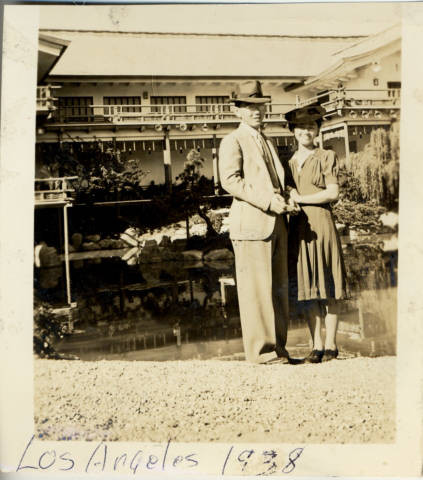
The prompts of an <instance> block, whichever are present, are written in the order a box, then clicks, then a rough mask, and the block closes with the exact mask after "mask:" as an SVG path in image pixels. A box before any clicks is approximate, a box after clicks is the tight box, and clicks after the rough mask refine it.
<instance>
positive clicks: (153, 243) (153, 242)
mask: <svg viewBox="0 0 423 480" xmlns="http://www.w3.org/2000/svg"><path fill="white" fill-rule="evenodd" d="M156 246H157V242H156V240H154V239H150V240H146V241H145V244H144V248H146V247H156Z"/></svg>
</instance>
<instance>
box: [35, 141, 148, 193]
mask: <svg viewBox="0 0 423 480" xmlns="http://www.w3.org/2000/svg"><path fill="white" fill-rule="evenodd" d="M37 161H38V163H41V164H42V167H41V169H40V170H41V174H42V176H44V177H49V176H50V177H64V176H69V177H70V176H77V177H78V179H77V180H75V181H73V182H72V187H73V188H74V189H75V193H76V195H77V197H78V199H79V200H81V201H89V200H92V201H95V200H106V199H110V200H116V199H121V198H128V197H139V196H142V192H143V189H142V184H143V182H144V179H145V177H146V176H147V175H148V174H149V172H148V171H144V170H143V169H142V168H141V165H140V162H139V160H136V159H131V158H130V154H129V153H128V152H120V151H119V150H118V149H117V148H116V147H115V145H114V144H113V142H109V143H108V144H104V143H101V142H98V141H94V142H89V143H88V142H85V143H84V144H82V143H78V142H74V143H73V144H67V143H54V144H47V145H42V147H41V150H40V151H39V152H38V158H37Z"/></svg>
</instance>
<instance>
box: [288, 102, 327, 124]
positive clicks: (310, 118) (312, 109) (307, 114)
mask: <svg viewBox="0 0 423 480" xmlns="http://www.w3.org/2000/svg"><path fill="white" fill-rule="evenodd" d="M325 113H326V110H325V109H324V108H323V107H321V106H320V105H307V106H305V107H298V108H294V109H293V110H290V111H289V112H286V113H285V119H286V121H287V122H288V125H289V126H290V127H292V126H295V125H298V124H299V123H304V122H316V121H319V120H322V119H323V115H325Z"/></svg>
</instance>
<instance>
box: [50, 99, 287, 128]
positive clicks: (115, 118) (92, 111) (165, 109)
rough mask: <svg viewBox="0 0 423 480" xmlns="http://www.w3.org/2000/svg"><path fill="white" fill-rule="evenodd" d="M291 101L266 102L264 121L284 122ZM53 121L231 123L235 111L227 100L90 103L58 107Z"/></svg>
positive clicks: (140, 123)
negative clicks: (165, 102)
mask: <svg viewBox="0 0 423 480" xmlns="http://www.w3.org/2000/svg"><path fill="white" fill-rule="evenodd" d="M294 106H295V105H293V104H282V103H272V104H270V105H268V106H267V110H266V114H265V119H264V121H265V122H284V121H285V116H284V113H285V112H287V111H288V110H290V109H292V108H293V107H294ZM52 120H53V122H54V123H108V124H116V125H118V124H139V125H151V126H154V125H156V124H176V125H178V124H179V125H186V124H196V123H199V124H201V123H233V122H234V121H235V120H236V116H235V114H234V113H233V112H232V111H231V108H230V106H229V105H228V104H190V105H189V104H177V105H176V104H175V105H90V106H66V107H58V108H57V110H56V111H55V112H54V114H53V119H52Z"/></svg>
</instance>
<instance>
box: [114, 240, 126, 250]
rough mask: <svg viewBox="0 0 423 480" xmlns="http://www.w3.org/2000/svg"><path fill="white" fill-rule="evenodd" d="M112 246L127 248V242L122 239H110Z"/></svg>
mask: <svg viewBox="0 0 423 480" xmlns="http://www.w3.org/2000/svg"><path fill="white" fill-rule="evenodd" d="M110 242H111V248H126V247H127V245H126V243H125V242H124V241H123V240H121V239H110Z"/></svg>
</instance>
